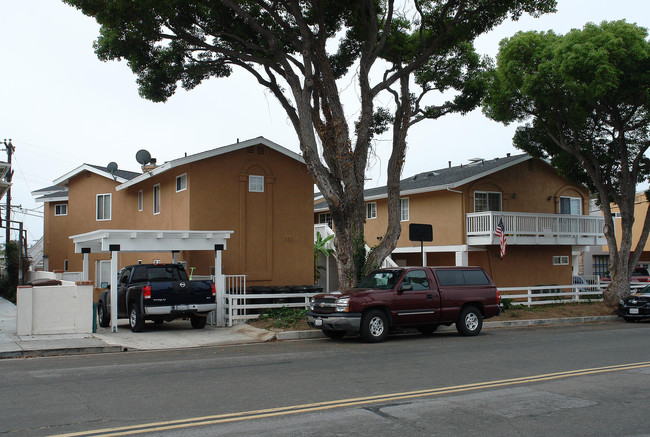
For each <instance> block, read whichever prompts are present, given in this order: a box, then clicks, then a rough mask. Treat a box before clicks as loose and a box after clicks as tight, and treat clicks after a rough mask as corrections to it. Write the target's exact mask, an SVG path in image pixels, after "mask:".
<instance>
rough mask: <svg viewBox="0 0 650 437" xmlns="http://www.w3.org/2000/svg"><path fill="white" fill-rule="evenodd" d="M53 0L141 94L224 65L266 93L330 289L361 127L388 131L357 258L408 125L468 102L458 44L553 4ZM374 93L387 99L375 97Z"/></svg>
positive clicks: (353, 232)
mask: <svg viewBox="0 0 650 437" xmlns="http://www.w3.org/2000/svg"><path fill="white" fill-rule="evenodd" d="M64 1H65V2H66V3H68V4H70V5H72V6H75V7H77V8H79V9H80V10H81V11H83V13H85V14H86V15H89V16H92V17H94V18H95V19H96V20H97V21H98V23H99V24H100V25H101V30H100V35H99V38H98V39H97V41H96V43H95V51H96V53H97V55H98V57H99V58H100V59H102V60H120V59H125V60H126V61H127V62H128V64H129V66H130V67H131V69H132V70H133V72H134V73H135V74H136V75H137V82H138V84H139V89H140V94H141V95H142V96H143V97H145V98H147V99H150V100H153V101H165V100H166V99H168V98H169V97H170V96H171V95H173V94H174V92H175V91H176V88H177V86H178V85H181V86H182V87H184V88H185V89H192V88H194V87H195V86H196V85H198V84H200V83H201V82H202V81H203V80H206V79H208V78H210V77H227V76H229V75H230V74H231V72H232V69H233V68H240V69H242V70H244V71H246V72H248V73H250V74H251V75H253V76H254V77H255V78H256V79H257V81H258V82H259V83H260V84H261V85H262V86H264V87H266V88H267V90H269V91H270V92H271V93H272V94H273V95H274V96H275V97H276V98H277V99H278V101H279V102H280V104H281V105H282V107H283V108H284V110H285V111H286V113H287V115H288V118H289V120H290V121H291V123H292V124H293V127H294V129H295V131H296V134H297V136H298V141H299V143H300V148H301V151H302V155H303V157H304V159H305V162H306V164H307V167H308V169H309V171H310V173H311V175H312V176H313V178H314V181H315V183H316V185H317V186H318V188H319V189H320V191H321V193H322V195H323V197H324V199H325V200H326V201H327V204H328V206H329V209H330V213H331V214H332V220H333V222H334V225H335V227H336V238H335V245H336V249H337V264H338V270H339V284H340V286H341V287H342V288H347V287H350V286H352V285H354V279H353V278H356V277H358V276H359V274H358V273H359V272H358V269H359V267H358V266H357V265H356V264H355V263H354V256H353V253H354V241H355V239H360V238H361V239H362V238H363V229H364V223H365V214H364V212H365V211H364V198H363V189H364V173H365V170H366V166H367V163H368V156H369V154H370V153H372V139H373V137H374V136H375V135H378V134H381V133H384V132H386V131H387V129H390V130H391V131H392V152H391V157H390V159H389V163H388V168H387V178H388V180H387V185H388V207H389V219H388V226H387V230H386V234H385V235H384V237H383V238H382V241H381V243H380V244H379V246H378V247H377V248H376V249H375V250H374V251H373V252H372V254H371V255H370V256H369V257H368V260H367V264H369V265H375V264H380V263H381V261H382V260H383V259H384V258H385V257H386V256H387V255H389V254H390V252H392V250H393V249H394V247H395V245H396V242H397V239H398V238H399V235H400V232H401V227H400V223H399V179H400V176H401V171H402V167H403V162H404V157H405V152H406V137H407V133H408V129H409V128H410V127H411V126H412V125H413V124H414V123H417V122H419V121H421V120H425V119H435V118H438V117H441V116H443V115H445V114H447V113H450V112H459V113H466V112H468V111H470V110H472V109H474V108H475V107H476V106H477V105H478V104H479V102H480V98H481V95H482V90H483V88H484V87H483V81H484V76H483V73H484V71H485V70H486V68H487V64H486V61H485V60H483V59H481V58H480V57H479V56H478V55H477V54H476V53H475V52H474V50H473V48H472V45H471V42H472V41H473V40H474V38H475V37H476V36H478V35H480V34H482V33H484V32H486V31H488V30H490V29H492V28H493V27H494V26H496V25H497V24H499V23H501V22H502V21H504V20H505V19H506V18H508V17H511V18H514V19H516V18H518V17H519V16H520V15H521V14H523V13H530V14H538V13H543V12H550V11H553V10H554V7H555V3H556V2H555V0H471V1H470V0H460V1H458V0H447V1H440V0H435V1H434V0H404V1H399V2H397V3H396V2H394V0H329V1H321V0H311V1H297V0H274V1H271V0H245V1H236V0H209V1H207V0H195V1H190V0H185V1H183V0H138V1H133V0H111V1H108V0H64ZM352 75H354V79H355V80H354V82H355V83H356V92H357V95H358V96H359V107H358V108H353V109H351V110H349V113H346V111H345V110H344V105H343V103H342V101H341V91H342V89H344V88H346V87H348V86H349V84H350V82H351V76H352ZM444 92H446V93H445V94H444V95H443V94H442V93H444ZM449 95H451V97H450V98H449V99H448V100H445V99H446V97H447V96H449ZM385 96H388V97H390V99H386V98H384V97H385ZM380 98H381V99H383V100H382V101H387V100H388V101H391V102H392V103H391V104H390V105H388V107H376V106H375V103H376V102H377V101H379V99H380ZM352 116H354V117H355V119H352V118H351V117H352ZM351 122H353V123H354V124H353V126H354V129H352V130H351V129H350V125H349V123H351Z"/></svg>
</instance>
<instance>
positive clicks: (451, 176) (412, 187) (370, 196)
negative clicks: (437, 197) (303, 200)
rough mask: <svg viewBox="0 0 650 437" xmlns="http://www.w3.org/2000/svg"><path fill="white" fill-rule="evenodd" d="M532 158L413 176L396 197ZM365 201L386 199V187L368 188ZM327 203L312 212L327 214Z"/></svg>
mask: <svg viewBox="0 0 650 437" xmlns="http://www.w3.org/2000/svg"><path fill="white" fill-rule="evenodd" d="M529 159H532V157H531V156H530V155H528V154H526V153H524V154H521V155H512V156H510V155H509V156H506V157H502V158H495V159H490V160H485V159H481V160H475V162H472V163H470V164H461V165H458V166H455V167H447V168H441V169H438V170H432V171H427V172H424V173H419V174H416V175H415V176H411V177H409V178H406V179H402V180H401V181H400V195H402V196H407V195H410V194H418V193H426V192H430V191H440V190H446V189H448V188H450V189H451V188H457V187H460V186H462V185H465V184H467V183H469V182H472V181H475V180H477V179H480V178H483V177H485V176H488V175H490V174H493V173H496V172H499V171H501V170H504V169H506V168H508V167H512V166H513V165H517V164H520V163H522V162H524V161H528V160H529ZM363 196H364V198H365V200H376V199H385V198H386V197H388V190H387V187H386V186H383V187H377V188H370V189H368V190H365V191H364V192H363ZM328 209H329V208H328V206H327V202H320V203H318V204H316V205H314V211H317V212H318V211H326V210H328Z"/></svg>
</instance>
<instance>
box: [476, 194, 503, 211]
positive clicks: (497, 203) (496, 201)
mask: <svg viewBox="0 0 650 437" xmlns="http://www.w3.org/2000/svg"><path fill="white" fill-rule="evenodd" d="M484 211H501V193H497V192H492V191H475V192H474V212H484Z"/></svg>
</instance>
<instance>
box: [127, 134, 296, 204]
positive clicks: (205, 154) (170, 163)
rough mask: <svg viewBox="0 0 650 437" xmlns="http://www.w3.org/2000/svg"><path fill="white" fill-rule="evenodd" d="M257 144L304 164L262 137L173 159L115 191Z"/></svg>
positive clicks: (288, 151) (292, 153) (287, 150)
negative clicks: (169, 171)
mask: <svg viewBox="0 0 650 437" xmlns="http://www.w3.org/2000/svg"><path fill="white" fill-rule="evenodd" d="M257 144H261V145H263V146H266V147H268V148H270V149H273V150H275V151H276V152H279V153H282V154H283V155H286V156H288V157H289V158H291V159H295V160H296V161H298V162H302V163H304V162H305V161H304V160H303V159H302V156H300V155H299V154H297V153H295V152H292V151H291V150H289V149H286V148H284V147H282V146H281V145H279V144H276V143H274V142H273V141H270V140H267V139H266V138H264V137H257V138H252V139H250V140H246V141H242V142H237V143H234V144H230V145H228V146H223V147H218V148H216V149H212V150H207V151H205V152H201V153H196V154H194V155H190V156H185V157H183V158H178V159H174V160H172V161H167V162H165V163H164V164H162V165H160V166H158V167H156V168H154V169H153V170H150V171H147V172H145V173H142V174H139V175H138V176H137V177H135V178H132V179H130V180H129V181H124V182H123V183H122V184H121V185H118V186H117V187H116V190H118V191H119V190H123V189H125V188H128V187H130V186H132V185H135V184H138V183H140V182H142V181H144V180H147V179H149V178H152V177H154V176H157V175H159V174H161V173H164V172H166V171H168V170H171V169H172V168H174V167H179V166H181V165H185V164H189V163H192V162H196V161H201V160H203V159H207V158H212V157H214V156H219V155H224V154H226V153H230V152H234V151H236V150H241V149H245V148H247V147H250V146H255V145H257Z"/></svg>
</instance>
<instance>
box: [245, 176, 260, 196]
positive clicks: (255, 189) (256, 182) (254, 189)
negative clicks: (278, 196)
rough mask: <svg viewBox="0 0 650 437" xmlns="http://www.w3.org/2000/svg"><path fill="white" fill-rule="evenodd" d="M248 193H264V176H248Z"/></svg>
mask: <svg viewBox="0 0 650 437" xmlns="http://www.w3.org/2000/svg"><path fill="white" fill-rule="evenodd" d="M248 191H250V192H251V193H263V192H264V176H257V175H249V176H248Z"/></svg>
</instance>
